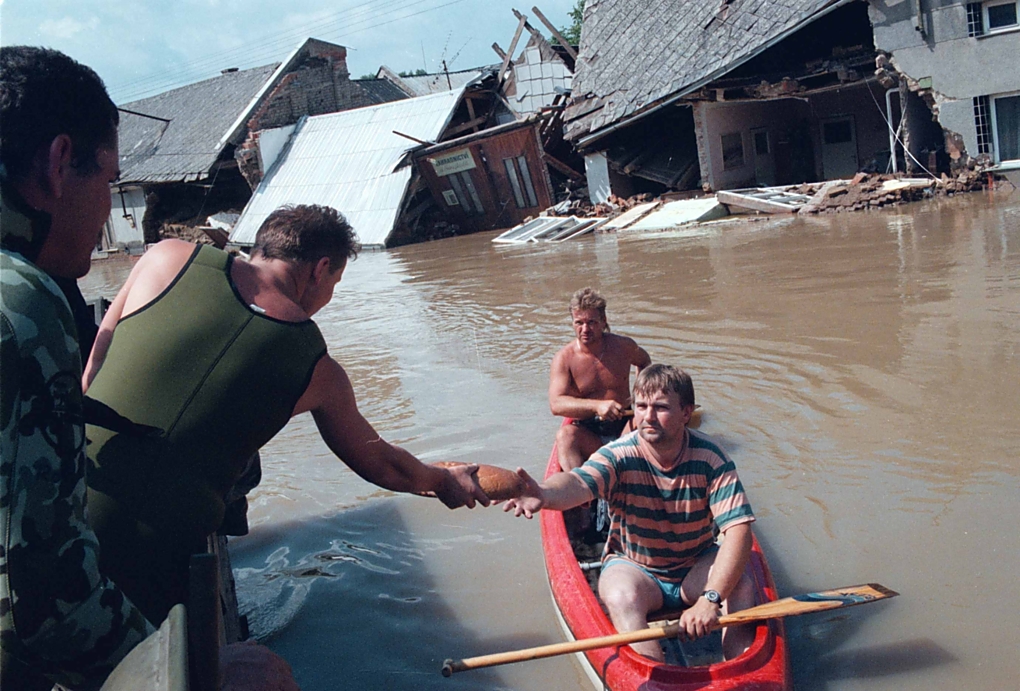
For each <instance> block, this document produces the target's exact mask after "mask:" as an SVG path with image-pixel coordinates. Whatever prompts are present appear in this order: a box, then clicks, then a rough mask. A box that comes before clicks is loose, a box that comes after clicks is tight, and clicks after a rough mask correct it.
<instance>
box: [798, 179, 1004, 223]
mask: <svg viewBox="0 0 1020 691" xmlns="http://www.w3.org/2000/svg"><path fill="white" fill-rule="evenodd" d="M984 184H985V183H984V178H983V176H982V175H981V174H980V173H977V172H974V171H966V172H964V173H961V174H960V175H958V176H956V177H954V178H949V177H948V176H946V175H945V174H943V176H942V178H941V179H935V178H902V177H895V176H890V175H869V174H867V173H858V174H857V175H855V176H854V177H853V179H851V180H834V181H831V182H827V183H825V184H823V185H822V186H821V188H820V189H819V190H818V191H817V192H816V193H814V196H813V197H812V199H811V201H809V202H808V203H807V204H805V205H804V206H803V207H801V209H800V210H799V212H800V213H837V212H841V211H862V210H864V209H875V208H879V207H882V206H887V205H889V204H899V203H901V202H910V201H917V200H919V199H924V198H927V197H932V196H935V195H952V194H955V193H957V192H972V191H975V190H980V189H982V188H983V187H984ZM804 187H805V188H807V187H808V186H807V185H805V186H804ZM804 193H808V194H810V192H806V191H805V192H804Z"/></svg>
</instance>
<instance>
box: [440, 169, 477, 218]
mask: <svg viewBox="0 0 1020 691" xmlns="http://www.w3.org/2000/svg"><path fill="white" fill-rule="evenodd" d="M446 177H447V179H449V181H450V185H452V186H453V191H454V193H455V194H456V195H457V201H459V202H460V206H461V208H462V209H464V211H465V212H467V213H468V214H469V215H473V214H478V215H482V214H484V213H485V207H483V206H482V200H481V199H479V198H478V190H477V189H475V183H474V182H472V181H471V173H470V172H469V171H466V170H462V171H460V172H459V173H454V174H452V175H448V176H446Z"/></svg>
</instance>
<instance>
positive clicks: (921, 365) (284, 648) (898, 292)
mask: <svg viewBox="0 0 1020 691" xmlns="http://www.w3.org/2000/svg"><path fill="white" fill-rule="evenodd" d="M493 236H494V234H493V233H484V234H480V235H474V236H470V237H463V238H454V239H450V240H444V241H440V242H434V243H429V244H424V245H417V246H412V247H406V248H401V249H397V250H393V251H388V252H366V253H364V254H363V255H362V256H361V257H359V258H358V259H357V261H355V262H354V263H353V264H352V265H351V266H350V268H349V269H348V271H347V274H346V275H345V277H344V281H343V282H342V283H341V284H340V285H339V286H338V288H337V292H336V295H335V298H334V300H333V302H332V304H330V305H329V306H327V307H326V308H325V309H324V310H323V311H322V312H321V313H320V315H319V317H318V318H317V321H318V322H319V324H320V326H321V328H322V330H323V332H324V334H325V337H326V340H327V342H328V343H329V347H330V353H331V355H332V356H333V357H335V358H336V359H337V360H339V361H340V362H341V363H342V364H343V365H344V366H345V367H346V368H347V370H348V372H349V373H350V375H351V378H352V380H353V382H354V386H355V390H356V392H357V394H358V397H359V403H360V405H361V407H362V410H363V412H364V413H365V415H366V417H368V419H369V420H371V421H372V422H373V424H374V425H375V426H376V427H377V429H379V430H380V432H381V433H382V435H383V436H384V437H385V438H387V439H388V440H390V441H393V442H396V443H399V444H402V445H404V446H406V447H407V448H408V449H410V450H411V451H412V452H414V453H415V454H417V455H418V456H419V457H421V458H422V459H424V460H427V461H439V460H454V461H480V462H485V463H492V464H497V465H503V466H508V467H514V466H517V465H520V466H523V467H524V468H526V469H527V470H528V471H529V472H531V473H533V474H539V473H541V472H542V470H543V468H544V466H545V462H546V460H547V458H548V454H549V450H550V447H551V444H552V439H553V434H554V431H555V429H556V425H557V421H556V419H554V418H553V417H552V416H551V415H550V414H549V410H548V406H547V403H546V386H547V377H548V365H549V362H550V360H551V358H552V355H553V353H554V352H555V351H556V349H557V348H558V347H560V346H561V345H562V344H563V343H565V342H566V341H568V340H569V339H570V337H571V330H570V325H569V315H568V313H567V302H568V300H569V297H570V295H571V293H572V292H573V291H574V290H576V289H577V288H580V287H583V286H585V285H592V286H596V287H598V288H599V289H600V290H601V291H602V292H603V293H604V294H605V295H606V297H607V298H608V300H609V321H610V324H611V326H612V328H613V330H614V331H616V332H618V333H622V334H626V335H629V336H632V337H634V338H635V339H637V341H638V342H639V343H640V344H642V345H643V346H644V347H645V348H646V349H647V350H648V351H649V353H650V354H651V355H652V358H653V360H655V361H660V362H667V363H673V364H677V365H681V366H683V367H684V368H686V369H687V370H688V371H690V372H691V374H692V376H693V378H694V382H695V387H696V392H697V396H698V400H699V402H700V403H701V404H702V405H703V407H704V409H705V414H704V423H703V425H702V430H703V431H705V432H708V433H710V434H712V435H716V436H717V437H718V438H719V439H720V440H721V442H722V444H723V445H724V447H725V448H726V449H727V450H728V451H729V452H730V455H731V456H732V457H733V459H734V461H735V462H736V465H737V468H738V470H739V472H740V474H741V477H742V479H743V481H744V485H745V487H746V489H747V491H748V494H749V496H750V499H751V502H752V504H753V506H754V508H755V510H756V513H757V516H758V523H757V524H756V526H755V529H756V531H757V533H758V535H759V537H760V539H761V541H762V543H763V544H764V546H765V549H766V551H767V553H768V555H769V557H770V561H771V565H772V569H773V571H774V572H775V576H776V580H777V585H778V588H779V591H780V594H781V595H792V594H796V593H800V592H807V591H812V590H822V589H827V588H832V587H837V586H843V585H851V584H856V583H863V582H878V583H881V584H883V585H885V586H887V587H890V588H893V589H895V590H897V591H899V592H900V593H901V594H902V595H901V597H899V598H896V599H894V600H891V601H888V602H882V603H876V604H873V605H868V606H866V607H858V608H853V609H850V610H841V611H839V612H838V613H836V614H828V615H824V614H823V615H810V616H803V617H800V618H796V619H791V620H789V621H788V622H787V632H788V635H789V639H790V644H791V649H792V659H793V667H794V675H795V681H796V688H797V689H799V690H801V691H805V690H814V689H823V690H833V691H834V690H836V689H840V690H841V689H869V690H870V689H893V688H895V689H900V690H904V689H918V690H923V691H932V690H933V689H992V688H994V689H1007V688H1009V689H1015V688H1017V684H1018V682H1017V680H1018V679H1020V656H1018V655H1017V644H1018V641H1020V616H1018V615H1017V611H1016V603H1017V602H1018V601H1020V579H1018V578H1017V575H1018V572H1020V531H1018V530H1017V519H1018V517H1020V510H1018V508H1020V465H1018V458H1020V414H1018V412H1020V411H1018V408H1020V405H1018V401H1020V394H1018V392H1020V354H1018V352H1017V343H1018V341H1020V192H1013V193H1012V194H1003V193H999V194H997V195H995V196H988V195H985V194H972V195H967V196H958V197H955V198H951V199H942V200H935V201H930V202H923V203H918V204H913V205H908V206H902V207H899V208H895V209H891V210H885V211H880V212H867V213H855V214H846V215H837V216H827V217H816V218H790V219H779V218H770V219H766V220H759V221H757V222H738V223H721V224H715V225H709V226H703V227H700V228H698V229H694V230H678V231H672V232H666V233H657V234H650V235H643V236H629V235H606V236H598V237H587V238H584V239H580V240H576V241H570V242H566V243H562V244H532V245H529V246H524V247H519V246H518V247H514V246H496V245H493V244H492V243H491V242H490V240H491V238H492V237H493ZM127 268H128V264H126V263H124V262H118V261H109V262H101V263H97V265H96V268H95V269H94V270H93V272H92V273H91V274H90V275H89V276H88V277H87V278H86V279H85V280H84V289H85V292H86V294H87V295H89V296H94V295H96V294H98V293H104V294H107V295H112V293H113V292H114V291H115V290H116V289H117V287H118V286H119V285H120V283H121V282H122V281H123V280H124V278H125V276H126V272H127ZM263 463H264V480H263V483H262V485H261V486H260V487H259V488H258V489H257V490H256V491H255V493H254V499H253V502H252V504H253V506H252V513H251V519H252V525H253V528H252V532H251V534H250V535H249V536H247V537H245V538H241V539H236V540H234V541H233V542H232V543H231V544H232V553H233V555H234V562H235V566H236V567H237V569H238V587H239V590H240V599H241V604H242V608H243V609H244V610H245V611H246V612H247V613H248V616H249V619H250V622H251V628H252V631H253V632H254V633H255V634H256V635H258V636H259V637H260V638H262V639H264V640H266V641H267V642H268V643H269V644H270V645H271V646H272V647H273V648H274V649H275V650H277V651H278V652H280V653H281V654H283V655H284V656H285V657H286V658H287V659H288V660H289V661H290V662H291V663H292V665H293V667H294V670H295V673H296V676H297V678H298V681H299V682H300V684H301V687H302V688H303V689H304V691H317V690H323V691H325V690H327V689H330V690H331V689H337V688H351V689H362V690H364V689H380V690H382V689H386V690H392V689H437V690H444V691H453V690H454V689H531V690H535V691H539V690H551V689H564V690H570V689H587V688H590V685H589V682H588V680H587V678H586V677H585V676H584V673H583V672H582V670H581V668H580V666H579V665H578V663H577V662H576V661H575V660H573V659H572V658H570V657H562V658H554V659H548V660H543V661H536V662H530V663H521V664H516V665H510V666H506V667H499V668H492V669H489V670H480V671H475V672H466V673H463V674H458V675H455V676H454V677H452V678H450V679H446V678H443V677H442V676H440V666H441V664H442V661H443V659H444V658H448V657H453V658H462V657H468V656H473V655H480V654H485V653H490V652H497V651H503V650H510V649H515V648H521V647H527V646H533V645H540V644H544V643H550V642H556V641H559V640H562V635H561V633H560V630H559V628H558V626H557V623H556V620H555V617H554V614H553V608H552V604H551V600H550V596H549V590H548V587H547V585H546V582H545V571H544V567H543V564H542V561H541V545H540V540H539V531H538V522H537V521H526V520H524V519H516V520H515V519H512V518H510V517H508V516H506V515H504V514H503V513H502V512H501V511H500V510H499V509H498V508H489V509H481V508H478V509H475V510H473V511H469V510H465V509H461V510H457V511H448V510H446V509H445V508H443V507H442V506H441V505H440V504H439V503H438V502H436V501H434V500H429V499H424V498H418V497H409V496H396V495H392V494H391V493H388V492H385V491H381V490H379V489H378V488H376V487H374V486H372V485H369V484H367V483H366V482H364V481H362V480H361V479H360V478H358V477H357V476H355V475H354V474H353V473H352V472H351V471H349V470H348V469H347V468H346V466H344V465H343V464H342V463H340V462H339V461H337V460H336V459H335V458H334V457H332V456H331V454H330V453H329V451H328V450H327V449H326V447H325V445H324V444H323V443H322V442H321V441H320V440H319V439H318V437H317V434H316V432H315V428H314V425H313V424H312V421H311V419H310V418H309V417H308V416H304V417H301V418H298V419H295V420H294V421H292V423H291V424H290V425H289V426H288V427H287V428H286V429H285V430H284V431H283V432H282V433H281V434H280V435H279V436H278V437H277V438H276V439H275V440H274V441H273V442H272V443H271V444H270V445H269V446H268V447H267V448H266V449H264V451H263Z"/></svg>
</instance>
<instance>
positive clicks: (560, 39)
mask: <svg viewBox="0 0 1020 691" xmlns="http://www.w3.org/2000/svg"><path fill="white" fill-rule="evenodd" d="M531 11H532V12H534V13H535V16H536V17H538V21H540V22H542V23H543V24H545V28H546V29H549V33H551V34H552V36H553V38H555V39H556V42H557V43H559V44H560V45H561V46H563V49H564V50H565V51H567V55H569V56H570V57H572V58H573V59H574V60H575V61H576V60H577V51H576V50H574V46H572V45H570V41H568V40H567V39H565V38H564V37H563V34H561V33H560V32H559V31H557V30H556V27H555V26H553V24H552V22H550V21H549V20H548V19H546V18H545V15H544V14H542V11H541V10H539V9H538V8H537V7H532V8H531Z"/></svg>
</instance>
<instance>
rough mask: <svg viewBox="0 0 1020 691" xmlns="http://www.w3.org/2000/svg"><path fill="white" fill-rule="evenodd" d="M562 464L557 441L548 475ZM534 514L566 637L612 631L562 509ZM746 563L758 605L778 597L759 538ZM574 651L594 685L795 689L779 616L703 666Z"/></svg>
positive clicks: (621, 650) (626, 649) (646, 690)
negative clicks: (746, 643)
mask: <svg viewBox="0 0 1020 691" xmlns="http://www.w3.org/2000/svg"><path fill="white" fill-rule="evenodd" d="M559 470H560V464H559V459H558V458H557V456H556V447H555V445H554V446H553V451H552V455H551V456H550V457H549V466H548V467H547V468H546V477H548V476H549V475H551V474H552V473H555V472H559ZM539 519H540V522H541V528H542V547H543V550H544V552H545V568H546V572H547V573H548V575H549V587H550V588H551V590H552V595H553V602H554V604H555V605H556V611H557V614H558V615H559V619H560V624H561V626H562V627H563V630H564V632H565V633H566V634H567V636H569V637H570V638H571V639H582V638H594V637H596V636H610V635H613V634H615V633H617V631H616V629H615V628H614V627H613V625H612V623H610V621H609V618H608V617H607V616H606V614H605V612H604V611H603V610H602V607H601V605H600V604H599V602H598V599H597V598H596V597H595V594H594V593H593V592H592V590H591V588H590V587H589V585H588V581H587V580H586V578H585V576H584V574H583V573H582V572H581V568H580V566H579V565H578V561H577V557H576V556H575V555H574V551H573V549H572V548H571V545H570V540H569V539H568V538H567V530H566V527H565V525H564V523H563V514H562V513H560V512H559V511H542V512H540V513H539ZM748 569H749V570H750V572H751V575H752V577H753V578H754V582H755V585H756V587H757V591H758V603H757V604H762V603H765V602H771V601H772V600H775V599H776V598H777V596H776V586H775V583H774V582H773V581H772V573H771V572H770V571H769V567H768V563H767V562H766V561H765V555H764V553H763V552H762V550H761V546H760V545H759V544H758V540H757V538H755V540H754V545H753V547H752V553H751V561H750V563H749V565H748ZM578 656H579V657H581V658H582V664H583V665H584V667H585V671H586V672H587V673H588V676H589V677H591V679H592V682H593V683H594V684H595V687H596V688H598V689H609V690H610V691H632V690H633V691H637V690H638V689H640V690H641V691H666V690H667V689H668V690H670V691H694V690H695V689H697V690H698V691H726V690H732V691H735V690H736V689H740V690H741V691H788V690H789V689H791V688H792V682H791V680H790V666H789V660H788V657H787V648H786V634H785V632H784V629H783V622H782V620H781V619H774V620H771V621H769V622H763V623H760V624H758V627H757V631H756V632H755V637H754V643H753V644H752V645H751V647H750V648H748V650H747V651H746V652H745V653H744V654H743V655H741V656H740V657H738V658H736V659H735V660H728V661H724V662H717V663H714V664H709V665H706V666H701V667H681V666H679V665H674V664H667V663H661V662H656V661H655V660H651V659H649V658H647V657H644V656H642V655H638V654H637V653H635V652H634V651H633V650H631V648H630V646H622V647H617V648H598V649H596V650H589V651H587V652H584V653H578Z"/></svg>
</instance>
